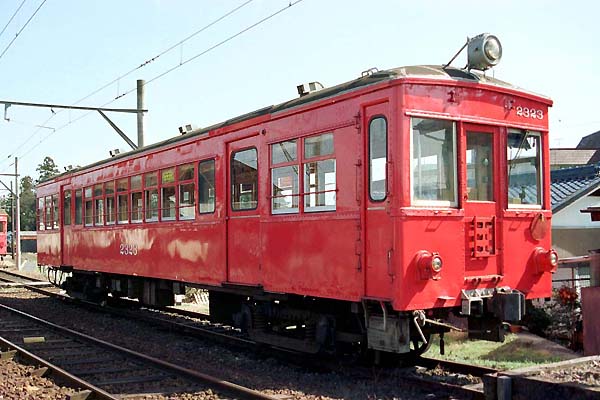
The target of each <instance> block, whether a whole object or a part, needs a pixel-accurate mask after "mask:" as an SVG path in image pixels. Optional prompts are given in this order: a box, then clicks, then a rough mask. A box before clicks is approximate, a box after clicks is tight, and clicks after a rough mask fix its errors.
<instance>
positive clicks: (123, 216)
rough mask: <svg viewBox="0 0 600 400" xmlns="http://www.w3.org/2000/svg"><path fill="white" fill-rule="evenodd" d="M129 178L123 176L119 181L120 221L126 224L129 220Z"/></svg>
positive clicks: (118, 209)
mask: <svg viewBox="0 0 600 400" xmlns="http://www.w3.org/2000/svg"><path fill="white" fill-rule="evenodd" d="M128 190H129V179H128V178H123V179H119V180H118V181H117V207H118V208H117V213H118V215H119V219H118V223H119V224H126V223H128V222H129V201H128V196H129V194H128V193H127V191H128Z"/></svg>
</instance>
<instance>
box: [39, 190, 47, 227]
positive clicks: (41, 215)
mask: <svg viewBox="0 0 600 400" xmlns="http://www.w3.org/2000/svg"><path fill="white" fill-rule="evenodd" d="M44 212H45V208H44V198H43V197H40V198H39V199H38V209H37V215H38V230H40V231H43V230H44V229H46V225H45V224H44Z"/></svg>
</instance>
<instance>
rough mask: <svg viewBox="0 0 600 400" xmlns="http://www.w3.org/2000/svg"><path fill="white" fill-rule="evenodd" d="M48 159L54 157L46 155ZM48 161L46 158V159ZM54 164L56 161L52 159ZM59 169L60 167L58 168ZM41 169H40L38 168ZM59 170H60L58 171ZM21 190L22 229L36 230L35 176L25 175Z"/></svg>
mask: <svg viewBox="0 0 600 400" xmlns="http://www.w3.org/2000/svg"><path fill="white" fill-rule="evenodd" d="M46 159H50V161H52V159H51V158H50V157H46ZM44 161H46V160H44ZM52 163H53V164H54V161H52ZM56 169H57V170H58V168H56ZM38 170H39V169H38ZM57 172H58V171H57ZM20 190H21V192H20V193H19V196H20V197H19V206H20V207H21V230H23V231H35V230H36V225H35V213H36V208H35V203H36V201H35V191H34V186H33V178H31V177H30V176H24V177H23V178H22V179H21V189H20Z"/></svg>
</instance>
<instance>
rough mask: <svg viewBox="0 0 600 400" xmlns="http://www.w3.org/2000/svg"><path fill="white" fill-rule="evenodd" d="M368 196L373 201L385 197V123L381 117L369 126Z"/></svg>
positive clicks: (372, 121) (374, 119)
mask: <svg viewBox="0 0 600 400" xmlns="http://www.w3.org/2000/svg"><path fill="white" fill-rule="evenodd" d="M369 196H370V197H371V200H373V201H382V200H385V198H386V197H387V121H386V120H385V118H383V117H377V118H373V119H372V120H371V123H370V124H369Z"/></svg>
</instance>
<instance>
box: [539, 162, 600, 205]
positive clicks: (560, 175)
mask: <svg viewBox="0 0 600 400" xmlns="http://www.w3.org/2000/svg"><path fill="white" fill-rule="evenodd" d="M550 180H551V190H550V196H551V200H552V212H554V213H556V212H558V211H560V210H562V209H563V208H565V207H567V206H568V205H569V204H572V203H573V202H574V201H575V200H577V199H580V198H582V197H583V196H586V195H588V194H590V193H592V192H593V191H595V190H597V189H599V188H600V164H594V165H586V166H583V167H574V168H566V169H559V170H555V171H552V173H551V178H550Z"/></svg>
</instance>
